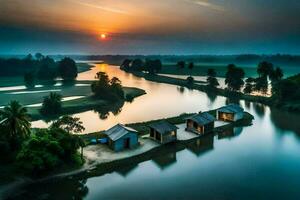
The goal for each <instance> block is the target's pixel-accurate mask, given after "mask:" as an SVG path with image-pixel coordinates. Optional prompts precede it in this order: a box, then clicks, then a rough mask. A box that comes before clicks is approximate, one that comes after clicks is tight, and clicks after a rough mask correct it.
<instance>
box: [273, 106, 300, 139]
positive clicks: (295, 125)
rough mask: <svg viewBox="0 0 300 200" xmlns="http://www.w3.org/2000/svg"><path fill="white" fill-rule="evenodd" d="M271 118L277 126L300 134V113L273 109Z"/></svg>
mask: <svg viewBox="0 0 300 200" xmlns="http://www.w3.org/2000/svg"><path fill="white" fill-rule="evenodd" d="M271 120H272V122H273V123H274V125H275V126H276V127H277V128H279V129H282V130H289V131H293V132H295V133H296V134H297V135H299V136H300V115H298V114H296V113H289V112H285V111H281V110H277V109H271Z"/></svg>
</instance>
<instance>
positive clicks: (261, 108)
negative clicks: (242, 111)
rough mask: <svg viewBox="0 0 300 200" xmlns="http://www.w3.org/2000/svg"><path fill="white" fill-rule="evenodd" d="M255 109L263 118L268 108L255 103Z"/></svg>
mask: <svg viewBox="0 0 300 200" xmlns="http://www.w3.org/2000/svg"><path fill="white" fill-rule="evenodd" d="M253 108H254V110H255V112H256V114H257V115H258V116H260V117H263V116H264V115H265V113H266V106H265V105H263V104H261V103H253Z"/></svg>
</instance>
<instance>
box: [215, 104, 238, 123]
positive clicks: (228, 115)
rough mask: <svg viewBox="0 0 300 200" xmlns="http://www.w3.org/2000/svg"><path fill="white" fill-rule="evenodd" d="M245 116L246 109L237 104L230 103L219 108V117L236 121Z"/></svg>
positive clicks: (222, 119)
mask: <svg viewBox="0 0 300 200" xmlns="http://www.w3.org/2000/svg"><path fill="white" fill-rule="evenodd" d="M243 117H244V109H243V108H242V107H240V106H239V105H237V104H229V105H227V106H223V107H221V108H219V109H217V119H218V120H221V121H229V122H236V121H238V120H240V119H243Z"/></svg>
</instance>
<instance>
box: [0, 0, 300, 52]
mask: <svg viewBox="0 0 300 200" xmlns="http://www.w3.org/2000/svg"><path fill="white" fill-rule="evenodd" d="M299 19H300V0H0V54H15V53H17V54H20V53H22V54H23V53H29V52H37V51H38V52H42V53H50V54H59V53H77V54H78V53H84V54H91V53H93V54H237V53H266V54H269V53H292V54H300V20H299ZM101 34H107V39H105V40H101V39H100V35H101Z"/></svg>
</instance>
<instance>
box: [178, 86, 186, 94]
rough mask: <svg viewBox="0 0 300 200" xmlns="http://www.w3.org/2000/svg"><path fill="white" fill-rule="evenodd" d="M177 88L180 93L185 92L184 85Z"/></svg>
mask: <svg viewBox="0 0 300 200" xmlns="http://www.w3.org/2000/svg"><path fill="white" fill-rule="evenodd" d="M177 90H178V91H179V92H180V93H184V90H185V88H184V87H177Z"/></svg>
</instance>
